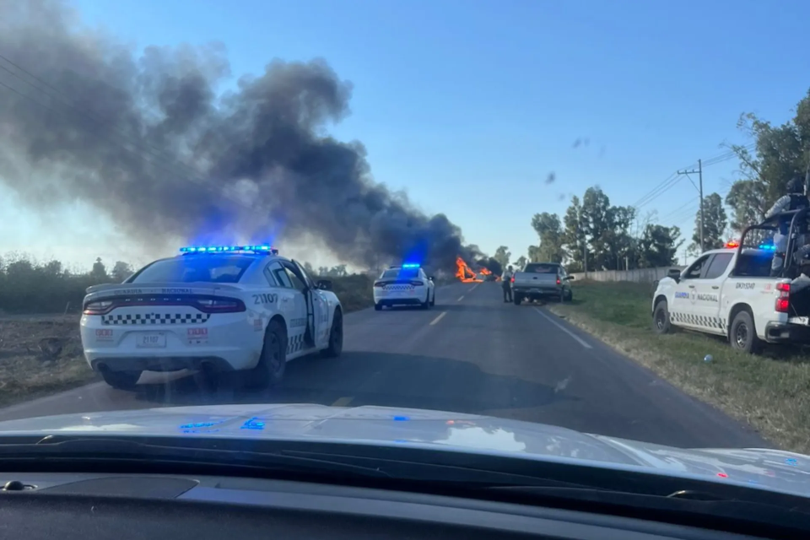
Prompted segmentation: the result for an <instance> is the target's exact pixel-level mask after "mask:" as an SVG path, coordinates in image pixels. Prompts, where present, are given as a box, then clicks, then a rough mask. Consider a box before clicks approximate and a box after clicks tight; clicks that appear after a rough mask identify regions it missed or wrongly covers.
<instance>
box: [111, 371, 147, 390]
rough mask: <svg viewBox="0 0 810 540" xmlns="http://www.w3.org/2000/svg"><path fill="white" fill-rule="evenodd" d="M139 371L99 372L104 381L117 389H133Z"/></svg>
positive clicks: (138, 376) (136, 382)
mask: <svg viewBox="0 0 810 540" xmlns="http://www.w3.org/2000/svg"><path fill="white" fill-rule="evenodd" d="M141 373H142V372H141V371H109V370H105V371H102V372H101V376H102V377H103V378H104V382H105V383H107V384H109V385H110V386H112V387H113V388H117V389H118V390H133V389H134V388H135V385H136V384H138V379H140V378H141Z"/></svg>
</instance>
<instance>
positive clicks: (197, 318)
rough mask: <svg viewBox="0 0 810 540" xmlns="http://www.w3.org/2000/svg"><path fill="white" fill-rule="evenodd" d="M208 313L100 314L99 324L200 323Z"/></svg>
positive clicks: (208, 316)
mask: <svg viewBox="0 0 810 540" xmlns="http://www.w3.org/2000/svg"><path fill="white" fill-rule="evenodd" d="M210 317H211V315H210V314H209V313H128V314H126V315H115V314H113V315H102V316H101V324H111V325H128V324H129V325H132V324H200V323H204V322H206V321H207V320H208V319H209V318H210Z"/></svg>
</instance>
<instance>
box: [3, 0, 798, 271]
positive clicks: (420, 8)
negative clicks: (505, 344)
mask: <svg viewBox="0 0 810 540" xmlns="http://www.w3.org/2000/svg"><path fill="white" fill-rule="evenodd" d="M74 5H75V6H76V8H77V9H78V11H79V12H80V14H81V16H82V18H83V20H84V21H85V22H86V23H87V24H90V25H92V26H99V27H104V28H106V29H107V30H108V31H110V32H111V33H114V34H116V35H117V36H119V37H120V39H121V40H123V41H126V42H129V43H132V44H133V45H134V46H136V47H137V48H141V49H142V48H143V47H145V46H147V45H153V44H157V45H175V44H179V43H183V42H187V43H191V44H204V43H206V42H209V41H212V40H215V41H221V42H223V43H224V44H225V45H226V47H227V50H228V57H229V59H230V62H231V68H232V72H233V74H234V79H235V78H236V77H237V76H239V75H242V74H245V73H258V72H261V71H262V70H263V68H264V65H265V64H266V63H267V62H268V61H269V60H271V59H272V58H282V59H285V60H308V59H311V58H313V57H322V58H325V59H326V60H327V61H328V62H329V63H330V64H331V65H332V67H333V68H334V69H335V70H336V71H337V73H338V74H339V75H340V76H341V77H342V78H345V79H348V80H350V81H352V83H353V84H354V93H353V98H352V105H351V108H352V115H351V116H349V117H348V118H347V119H346V120H344V121H343V122H342V123H340V124H339V125H336V126H333V127H332V128H330V129H331V131H332V133H333V134H334V135H336V136H337V137H338V138H341V139H359V140H361V141H362V142H363V143H364V144H365V145H366V147H367V150H368V159H369V161H370V163H371V166H372V172H373V174H374V176H375V178H376V179H377V180H378V181H381V182H385V183H386V184H388V185H389V186H391V187H392V188H394V189H404V190H406V191H407V192H408V193H409V195H410V197H411V198H412V199H413V201H414V202H415V203H416V204H417V205H418V206H420V207H421V208H422V209H424V210H425V211H426V212H429V213H436V212H444V213H446V214H447V215H448V216H449V217H450V219H451V220H452V221H454V222H455V223H457V224H458V225H460V226H461V227H462V229H463V231H464V234H465V238H466V240H467V241H468V242H472V243H476V244H479V245H480V246H481V247H482V248H483V249H484V250H486V251H489V252H490V253H491V252H494V250H495V248H496V247H497V246H499V245H501V244H504V245H507V246H509V247H510V248H511V251H512V253H513V254H514V257H517V256H518V255H520V254H524V253H525V252H526V249H527V247H528V246H529V245H530V244H532V243H535V242H536V235H535V233H534V231H533V230H532V229H531V226H530V220H531V217H532V215H533V214H534V213H536V212H543V211H548V212H557V213H559V214H562V213H564V212H565V209H566V207H567V206H568V199H569V197H570V195H572V194H576V195H580V196H581V194H582V193H583V192H584V191H585V189H586V188H587V187H589V186H591V185H594V184H598V185H600V186H601V187H602V189H603V190H604V191H605V192H606V193H607V194H608V195H609V196H610V198H611V201H612V202H613V203H614V204H625V205H629V204H634V203H635V202H636V201H638V200H639V199H640V198H641V197H642V196H643V195H645V194H646V193H648V192H649V191H650V190H651V189H652V188H654V187H655V186H656V185H657V184H658V183H660V182H661V181H663V180H664V179H666V178H667V177H668V176H669V175H670V174H671V173H672V172H673V171H674V170H676V169H677V168H682V167H684V166H688V165H690V164H691V163H693V162H695V161H696V160H697V158H703V159H708V158H711V157H714V156H717V155H719V154H722V153H723V152H724V150H723V149H722V148H720V147H719V145H720V144H721V143H723V142H734V143H739V142H743V143H747V142H750V141H748V140H747V139H746V138H745V137H744V135H743V134H742V133H740V132H739V131H738V130H737V128H736V122H737V119H738V117H739V115H740V113H742V112H746V111H751V112H755V113H757V114H758V115H760V116H761V117H764V118H767V119H770V120H772V121H774V122H779V123H781V122H783V121H785V120H786V119H788V118H789V117H790V115H791V111H792V109H793V107H794V106H795V104H796V103H797V102H798V100H799V99H801V97H802V96H803V95H804V94H805V92H806V91H807V90H808V88H809V87H810V79H808V77H807V73H808V69H807V68H808V59H810V55H809V54H808V52H807V50H808V49H807V46H806V42H807V41H806V40H807V38H806V31H805V26H806V25H805V23H804V22H805V21H807V20H810V2H806V1H802V0H799V1H784V0H780V1H779V2H778V3H777V2H756V1H739V0H738V1H733V2H732V1H715V2H710V3H699V2H695V1H685V2H678V3H665V2H662V1H646V0H636V1H617V0H611V1H604V0H591V1H586V0H565V1H545V0H533V1H530V0H523V1H516V0H509V1H502V2H498V1H486V2H485V1H481V0H466V1H460V0H433V1H427V0H409V1H407V2H406V1H398V2H393V1H387V0H298V1H295V2H277V1H271V0H258V1H254V0H240V1H238V2H232V3H228V2H225V1H224V0H221V1H214V0H205V1H203V0H188V1H179V0H162V1H154V0H137V1H135V0H115V1H110V0H80V1H78V2H75V3H74ZM777 6H778V7H779V8H781V9H776V7H777ZM586 138H587V139H588V141H589V144H588V145H587V146H585V145H584V144H581V145H580V146H579V147H578V148H574V141H576V140H577V139H580V140H584V139H586ZM735 168H736V166H735V162H734V161H727V162H724V163H721V164H718V165H715V166H713V167H709V168H707V169H706V171H705V174H704V181H705V190H706V193H710V192H712V191H718V192H719V193H721V194H723V195H724V194H725V192H726V191H727V189H728V185H729V181H730V180H732V179H733V178H734V170H735ZM550 172H554V173H555V176H556V181H555V182H554V183H553V184H546V183H545V180H546V178H547V177H548V175H549V173H550ZM560 197H564V200H560ZM690 200H693V201H694V202H693V203H690ZM16 202H17V201H16V200H15V198H14V197H13V195H11V194H9V193H8V192H6V191H3V188H0V212H2V214H3V215H5V216H10V217H11V219H5V220H3V221H2V223H0V237H2V238H3V239H4V241H3V243H2V246H0V251H7V250H8V249H18V250H25V251H28V252H30V253H32V254H34V255H35V256H37V257H45V256H48V255H54V256H57V257H60V258H62V259H63V260H68V261H70V262H71V263H74V264H76V265H79V266H83V265H84V266H88V267H89V265H90V263H91V262H92V259H93V258H94V257H95V256H96V255H101V256H103V257H105V258H109V259H118V258H123V259H125V260H135V262H147V260H145V257H147V255H145V254H144V253H143V252H142V251H139V250H138V249H134V248H132V247H131V246H130V245H129V244H128V243H127V240H126V239H125V238H122V237H121V236H120V235H119V234H117V233H116V232H115V229H114V226H113V225H112V224H111V223H109V222H108V221H105V220H104V219H103V218H99V217H98V214H97V213H95V212H92V210H91V209H88V208H86V207H84V206H83V205H82V204H81V202H75V203H72V204H71V206H70V207H67V208H64V209H63V210H62V211H59V212H56V213H52V214H49V215H47V216H41V215H37V214H35V213H33V212H32V211H31V210H29V209H25V208H17V209H12V208H11V207H12V206H13V205H14V204H15V203H16ZM679 208H682V209H683V210H682V211H680V212H675V213H674V215H673V216H672V219H670V220H668V221H667V222H664V224H667V225H670V224H677V225H680V226H681V227H682V228H683V229H685V232H686V234H688V235H691V229H692V222H693V214H691V213H690V209H691V208H697V194H696V192H695V189H694V188H693V187H692V186H691V185H690V184H689V182H688V181H687V180H686V179H684V180H683V181H681V182H679V183H678V184H677V185H676V186H675V187H673V188H672V189H670V190H669V191H667V192H666V193H664V194H663V195H662V196H660V197H658V198H656V199H654V200H653V201H651V202H650V203H648V204H646V205H644V206H643V207H642V208H640V212H641V213H646V212H648V211H652V210H657V211H658V212H659V215H660V216H665V215H667V214H673V211H674V210H676V209H679ZM673 219H674V220H675V221H676V223H673V222H672V221H673ZM99 220H101V221H99Z"/></svg>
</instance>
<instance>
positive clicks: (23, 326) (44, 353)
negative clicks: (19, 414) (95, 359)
mask: <svg viewBox="0 0 810 540" xmlns="http://www.w3.org/2000/svg"><path fill="white" fill-rule="evenodd" d="M95 379H96V375H95V374H94V373H93V372H92V371H91V370H90V368H89V367H87V363H86V362H85V360H84V356H83V354H82V345H81V339H80V337H79V319H78V317H76V316H71V317H68V318H64V317H51V318H44V317H37V318H32V319H25V318H18V319H13V320H8V319H3V320H0V405H10V404H12V403H15V402H17V401H23V400H29V399H33V398H36V397H39V396H43V395H47V394H52V393H54V392H58V391H62V390H67V389H69V388H73V387H76V386H80V385H82V384H86V383H87V382H89V381H92V380H95Z"/></svg>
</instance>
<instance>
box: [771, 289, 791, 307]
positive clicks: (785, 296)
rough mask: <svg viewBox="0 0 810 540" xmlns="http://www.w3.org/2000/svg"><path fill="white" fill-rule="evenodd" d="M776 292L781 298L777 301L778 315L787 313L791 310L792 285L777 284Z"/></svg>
mask: <svg viewBox="0 0 810 540" xmlns="http://www.w3.org/2000/svg"><path fill="white" fill-rule="evenodd" d="M776 290H777V291H778V292H779V297H778V298H777V299H776V305H775V306H774V309H775V310H776V312H777V313H787V312H788V308H790V283H777V284H776Z"/></svg>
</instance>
